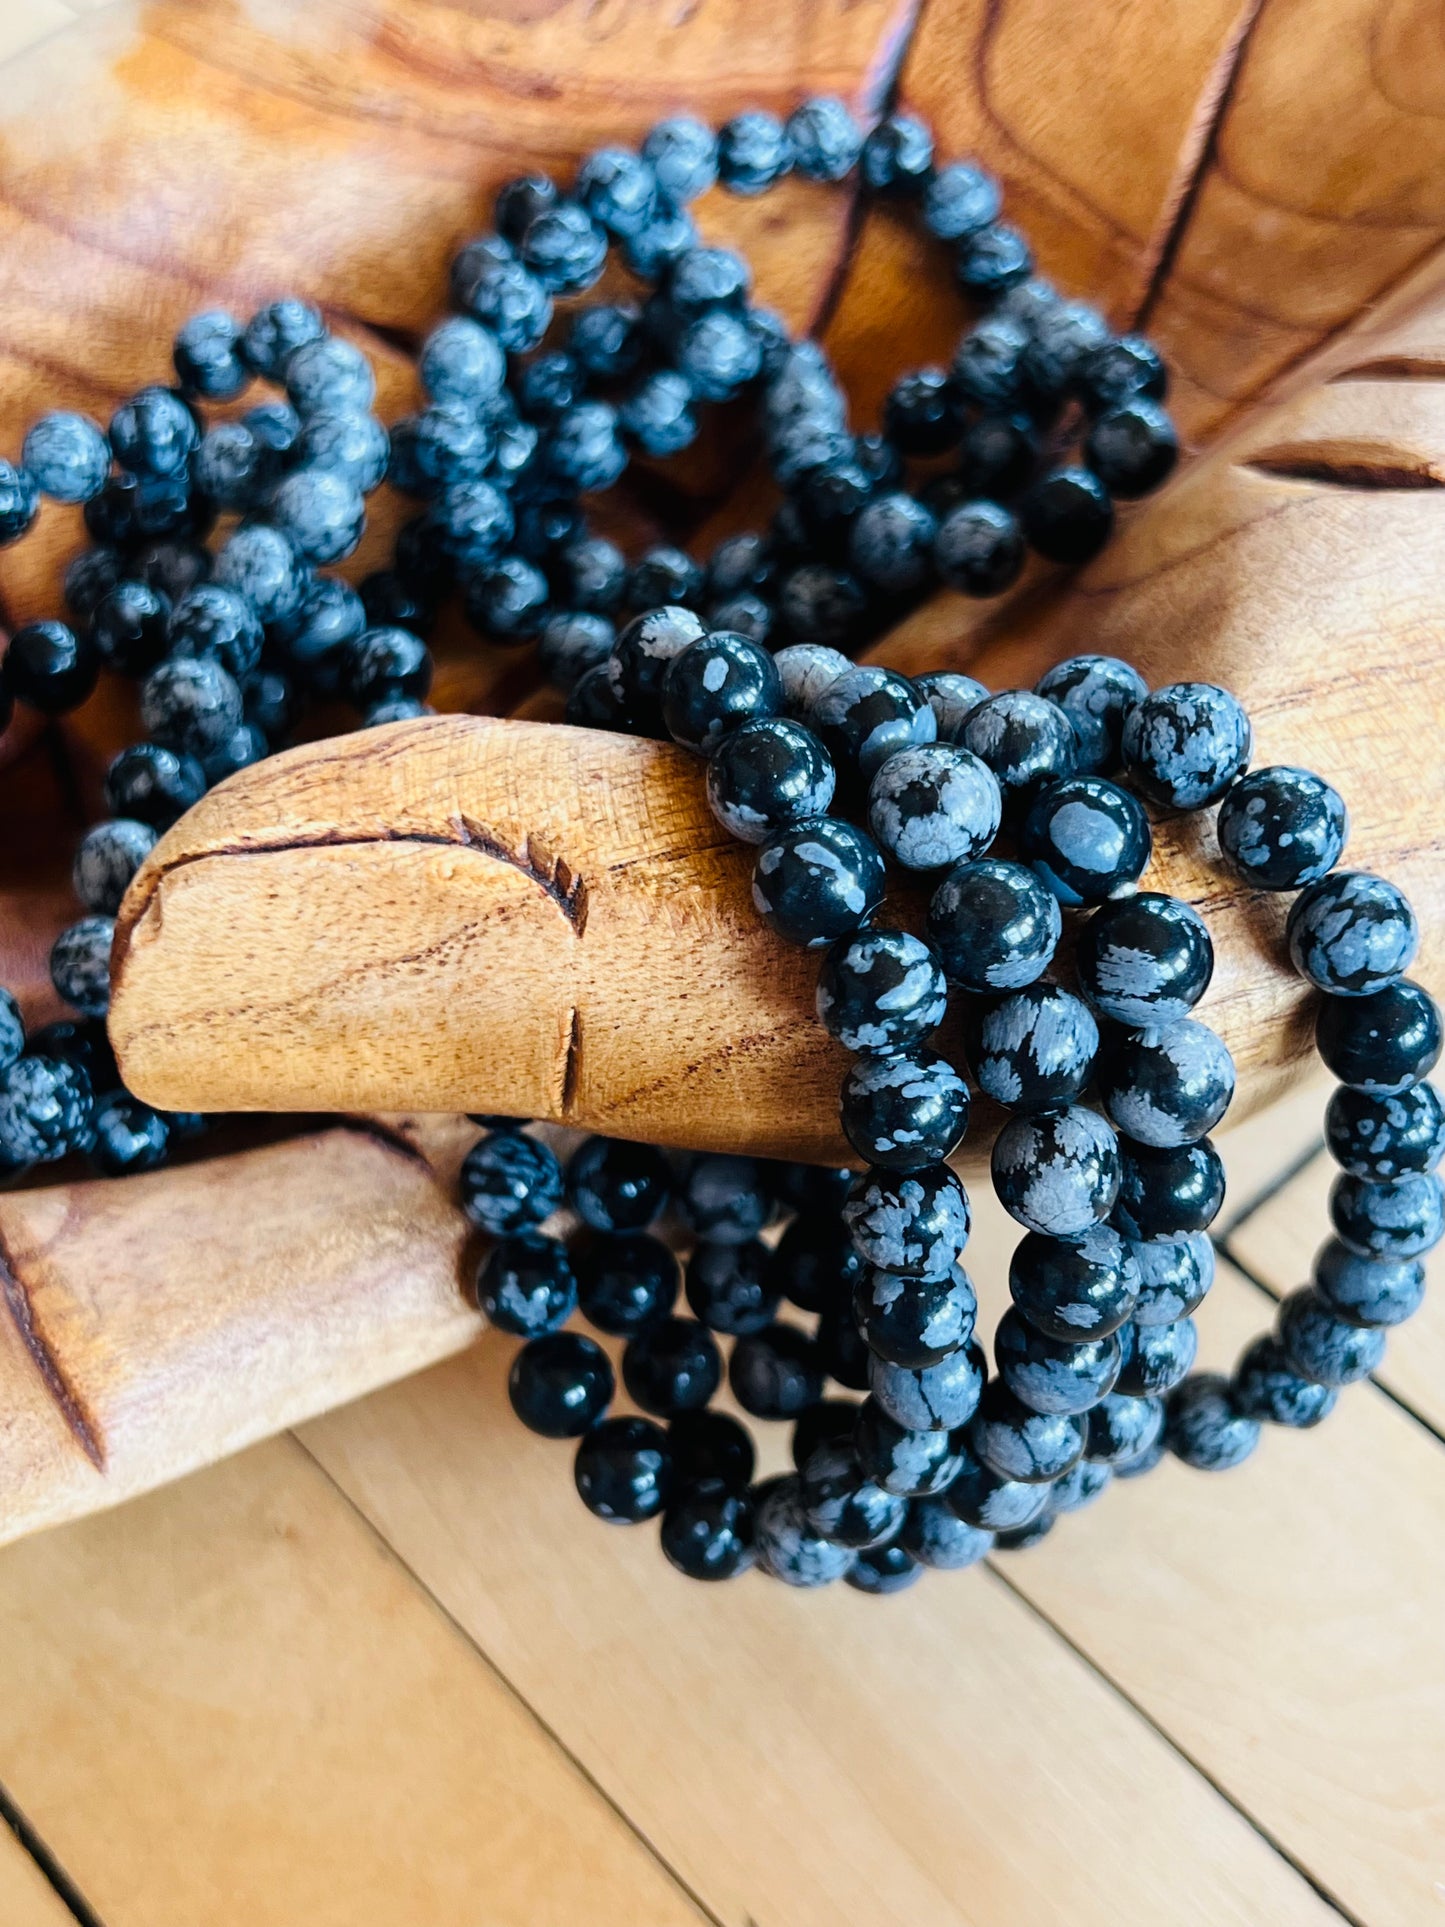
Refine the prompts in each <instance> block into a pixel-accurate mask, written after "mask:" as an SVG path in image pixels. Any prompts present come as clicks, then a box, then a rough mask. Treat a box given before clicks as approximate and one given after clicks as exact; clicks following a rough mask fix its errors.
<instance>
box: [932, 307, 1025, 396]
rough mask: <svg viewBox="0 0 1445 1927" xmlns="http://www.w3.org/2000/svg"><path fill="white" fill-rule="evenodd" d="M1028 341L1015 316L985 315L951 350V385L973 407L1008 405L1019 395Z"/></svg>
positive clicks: (1021, 325) (1023, 328)
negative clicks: (952, 384)
mask: <svg viewBox="0 0 1445 1927" xmlns="http://www.w3.org/2000/svg"><path fill="white" fill-rule="evenodd" d="M1028 345H1029V331H1028V329H1027V328H1026V327H1024V325H1023V324H1022V322H1020V321H1019V320H1018V319H1017V318H1016V317H1015V316H1012V315H1007V314H990V315H985V316H984V317H983V319H982V320H981V321H980V322H978V323H977V324H976V326H974V327H973V328H971V329H970V330H969V331H968V333H967V334H965V335H963V336H962V337H961V338H960V340H959V344H958V346H957V348H956V349H955V350H954V354H953V362H952V365H951V367H950V371H949V372H950V373H951V374H952V376H953V382H954V386H955V387H956V388H957V389H958V391H959V393H960V394H961V395H962V396H963V397H964V399H965V400H967V401H969V402H971V403H973V405H974V406H975V407H976V408H980V409H1004V408H1008V407H1011V406H1012V405H1013V404H1014V403H1016V402H1018V401H1019V400H1020V399H1021V398H1022V394H1023V386H1024V375H1023V358H1024V354H1025V351H1026V350H1027V348H1028Z"/></svg>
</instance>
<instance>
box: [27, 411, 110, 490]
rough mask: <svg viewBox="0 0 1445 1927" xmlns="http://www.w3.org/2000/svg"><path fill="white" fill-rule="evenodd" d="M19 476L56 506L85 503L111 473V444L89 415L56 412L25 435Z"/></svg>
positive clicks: (45, 417) (42, 418)
mask: <svg viewBox="0 0 1445 1927" xmlns="http://www.w3.org/2000/svg"><path fill="white" fill-rule="evenodd" d="M20 460H21V463H22V464H23V467H22V469H21V470H20V472H21V473H22V474H26V475H28V476H29V477H30V479H31V480H32V482H33V483H34V485H35V487H36V488H37V489H39V491H40V493H41V494H42V495H48V496H49V497H50V498H51V500H52V501H55V502H88V501H89V500H90V498H91V496H93V495H97V494H99V492H100V490H101V489H102V488H103V487H104V486H105V479H106V476H107V475H108V474H109V473H110V444H109V443H108V442H107V440H106V438H105V436H104V434H103V433H102V432H101V429H100V426H99V424H98V423H96V422H93V421H92V420H91V419H90V417H89V415H77V414H72V413H70V412H68V411H63V410H55V411H53V412H52V413H50V414H47V415H42V416H41V417H40V419H39V420H38V421H37V422H35V423H34V425H33V426H32V427H31V428H29V429H28V430H27V431H26V435H25V441H24V444H23V446H22V448H21V451H20Z"/></svg>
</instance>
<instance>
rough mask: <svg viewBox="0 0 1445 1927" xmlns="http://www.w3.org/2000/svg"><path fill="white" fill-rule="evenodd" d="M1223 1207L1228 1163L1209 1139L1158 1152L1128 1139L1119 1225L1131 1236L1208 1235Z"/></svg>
mask: <svg viewBox="0 0 1445 1927" xmlns="http://www.w3.org/2000/svg"><path fill="white" fill-rule="evenodd" d="M1223 1203H1224V1165H1223V1163H1222V1162H1221V1160H1220V1156H1219V1153H1218V1152H1217V1151H1216V1150H1215V1148H1214V1146H1213V1145H1212V1144H1211V1143H1210V1141H1209V1139H1208V1138H1201V1139H1200V1141H1199V1142H1198V1143H1197V1144H1180V1145H1174V1146H1172V1147H1170V1148H1168V1149H1163V1150H1161V1149H1157V1148H1156V1147H1154V1146H1153V1145H1148V1144H1135V1143H1132V1142H1131V1141H1130V1140H1129V1139H1127V1138H1126V1139H1124V1140H1123V1141H1122V1142H1121V1143H1120V1146H1119V1196H1118V1200H1117V1202H1116V1204H1115V1206H1114V1223H1115V1225H1116V1226H1117V1227H1118V1229H1119V1230H1120V1231H1122V1232H1123V1234H1124V1236H1125V1237H1126V1238H1135V1239H1140V1240H1145V1239H1151V1238H1180V1237H1183V1236H1184V1235H1185V1233H1186V1232H1190V1231H1207V1230H1208V1229H1209V1227H1210V1225H1212V1224H1213V1223H1214V1220H1215V1219H1216V1218H1217V1217H1218V1215H1219V1207H1220V1206H1221V1205H1222V1204H1223Z"/></svg>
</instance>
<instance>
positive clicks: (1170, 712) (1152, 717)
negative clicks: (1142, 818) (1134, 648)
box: [1121, 682, 1253, 810]
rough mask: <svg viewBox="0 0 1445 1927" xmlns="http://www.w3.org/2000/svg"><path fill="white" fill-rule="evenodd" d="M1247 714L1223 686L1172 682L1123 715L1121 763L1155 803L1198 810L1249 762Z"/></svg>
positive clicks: (1210, 800) (1224, 789)
mask: <svg viewBox="0 0 1445 1927" xmlns="http://www.w3.org/2000/svg"><path fill="white" fill-rule="evenodd" d="M1252 744H1253V735H1252V732H1251V730H1250V726H1249V718H1248V717H1247V716H1246V715H1245V713H1244V711H1243V709H1242V708H1241V707H1240V705H1239V703H1238V702H1237V701H1236V700H1235V698H1234V697H1233V696H1231V695H1230V694H1229V692H1228V690H1226V689H1220V688H1218V687H1217V686H1216V685H1215V684H1214V683H1208V682H1176V683H1170V684H1168V685H1167V687H1165V688H1163V689H1156V690H1155V691H1154V692H1153V694H1152V695H1150V696H1146V697H1145V698H1144V700H1143V701H1142V702H1141V703H1137V704H1136V705H1135V706H1134V708H1133V709H1131V710H1130V711H1129V713H1128V715H1127V716H1126V717H1125V719H1124V732H1123V737H1122V739H1121V748H1122V750H1123V756H1124V765H1125V768H1126V769H1127V770H1128V772H1129V775H1130V776H1131V778H1132V779H1133V781H1134V783H1135V784H1136V785H1137V787H1138V788H1139V789H1141V790H1142V791H1143V792H1144V794H1145V795H1146V796H1147V797H1148V798H1149V800H1150V801H1151V802H1153V803H1159V804H1162V805H1164V806H1166V807H1167V808H1170V809H1179V810H1197V809H1202V808H1203V806H1204V805H1205V804H1206V803H1213V802H1216V801H1217V800H1218V799H1219V798H1220V797H1221V796H1223V794H1224V792H1225V791H1226V790H1227V789H1228V788H1229V786H1230V785H1231V784H1232V783H1233V782H1234V781H1235V779H1236V777H1238V776H1239V775H1241V774H1242V772H1243V771H1244V770H1246V769H1248V767H1249V756H1250V749H1251V747H1252Z"/></svg>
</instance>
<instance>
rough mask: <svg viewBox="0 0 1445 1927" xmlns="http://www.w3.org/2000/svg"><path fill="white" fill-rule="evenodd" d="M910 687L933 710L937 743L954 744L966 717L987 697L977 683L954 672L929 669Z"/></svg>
mask: <svg viewBox="0 0 1445 1927" xmlns="http://www.w3.org/2000/svg"><path fill="white" fill-rule="evenodd" d="M913 687H914V688H915V689H916V690H917V691H918V692H919V694H920V695H922V696H924V697H926V699H927V701H928V706H929V708H930V709H931V710H932V711H933V716H934V722H935V724H936V726H937V730H938V741H939V742H940V743H956V742H958V740H959V737H960V735H961V733H962V730H963V726H964V724H965V723H966V722H967V721H968V718H969V715H970V714H971V712H972V711H973V710H975V709H977V707H978V705H979V704H980V703H981V702H983V700H984V699H985V697H986V696H987V695H988V690H987V689H986V688H985V687H984V685H983V684H982V683H981V682H975V681H974V679H973V677H972V676H964V675H960V674H959V673H958V671H957V670H954V669H930V670H929V671H928V672H927V673H926V674H925V675H922V676H915V677H914V678H913Z"/></svg>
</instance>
